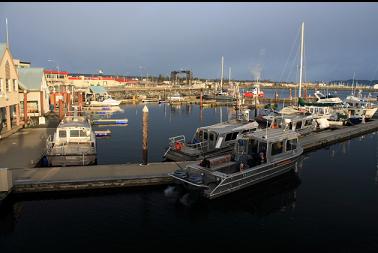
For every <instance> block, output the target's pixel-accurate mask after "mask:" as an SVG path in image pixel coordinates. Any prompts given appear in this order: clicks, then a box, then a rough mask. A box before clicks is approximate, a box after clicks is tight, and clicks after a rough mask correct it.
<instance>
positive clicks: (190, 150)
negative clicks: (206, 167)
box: [164, 119, 259, 161]
mask: <svg viewBox="0 0 378 253" xmlns="http://www.w3.org/2000/svg"><path fill="white" fill-rule="evenodd" d="M258 126H259V125H258V123H257V122H249V121H244V120H236V119H234V120H229V121H226V122H222V123H218V124H215V125H211V126H205V127H200V128H198V129H197V130H196V132H195V134H194V136H193V138H192V140H191V141H189V142H187V140H186V139H185V136H184V135H179V136H175V137H171V138H169V148H168V150H167V152H166V154H165V155H164V157H166V158H167V159H169V160H173V161H177V160H179V161H182V160H197V159H201V156H205V155H208V154H211V153H218V152H223V151H225V152H228V151H232V148H233V146H234V144H235V142H236V139H237V136H238V135H239V134H243V133H246V132H250V131H255V130H256V129H257V128H258ZM225 149H226V150H225Z"/></svg>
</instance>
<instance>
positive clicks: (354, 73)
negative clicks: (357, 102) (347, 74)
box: [352, 72, 356, 96]
mask: <svg viewBox="0 0 378 253" xmlns="http://www.w3.org/2000/svg"><path fill="white" fill-rule="evenodd" d="M355 75H356V72H353V81H352V96H354V91H353V86H354V76H355Z"/></svg>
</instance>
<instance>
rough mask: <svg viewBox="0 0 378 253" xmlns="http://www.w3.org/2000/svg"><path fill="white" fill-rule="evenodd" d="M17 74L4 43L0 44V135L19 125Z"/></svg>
mask: <svg viewBox="0 0 378 253" xmlns="http://www.w3.org/2000/svg"><path fill="white" fill-rule="evenodd" d="M18 89H19V88H18V74H17V69H16V67H15V64H14V61H13V57H12V54H11V52H10V50H9V47H8V45H7V44H6V43H0V134H1V133H4V132H5V131H10V130H12V128H14V127H17V126H19V125H20V120H19V119H20V104H19V103H20V100H19V96H18Z"/></svg>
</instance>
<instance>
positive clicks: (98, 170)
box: [0, 120, 378, 193]
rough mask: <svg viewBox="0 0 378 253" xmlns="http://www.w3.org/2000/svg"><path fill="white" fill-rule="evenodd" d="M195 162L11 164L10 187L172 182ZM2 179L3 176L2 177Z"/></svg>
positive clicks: (376, 125) (335, 133)
mask: <svg viewBox="0 0 378 253" xmlns="http://www.w3.org/2000/svg"><path fill="white" fill-rule="evenodd" d="M377 130H378V120H373V121H370V122H367V123H362V124H359V125H355V126H349V127H345V128H341V129H336V130H325V131H322V132H319V133H315V134H311V135H308V136H305V137H303V138H301V139H300V142H301V143H302V145H303V147H304V149H305V152H309V151H311V150H314V149H317V148H321V147H324V146H327V145H331V144H334V143H337V142H340V141H343V140H346V139H350V138H353V137H357V136H361V135H364V134H367V133H370V132H374V131H377ZM188 163H192V162H178V163H176V162H158V163H150V164H148V165H140V164H115V165H95V166H75V167H48V168H25V167H24V168H19V169H17V168H8V169H0V172H1V170H7V171H8V172H7V173H8V174H9V173H10V175H11V178H12V182H11V183H12V188H11V189H10V191H13V192H16V193H21V192H42V191H72V190H79V189H101V188H115V187H132V186H146V185H156V184H169V183H171V182H172V180H171V178H170V177H168V175H167V174H168V173H169V172H173V171H174V170H176V169H178V168H182V167H184V166H185V165H186V164H188ZM0 181H1V180H0Z"/></svg>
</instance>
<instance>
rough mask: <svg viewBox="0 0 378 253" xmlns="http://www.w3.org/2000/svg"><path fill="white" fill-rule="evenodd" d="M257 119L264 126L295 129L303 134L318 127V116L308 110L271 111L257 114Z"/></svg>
mask: <svg viewBox="0 0 378 253" xmlns="http://www.w3.org/2000/svg"><path fill="white" fill-rule="evenodd" d="M256 121H257V122H258V123H259V124H260V125H261V126H262V127H269V128H283V129H287V130H293V131H295V132H297V133H299V134H300V135H301V136H304V135H307V134H309V133H311V132H314V131H315V130H316V129H317V127H318V124H317V122H316V118H315V117H314V116H313V115H311V114H310V113H308V112H307V113H301V114H289V115H284V114H280V113H278V112H271V113H268V114H267V115H259V116H257V117H256Z"/></svg>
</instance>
